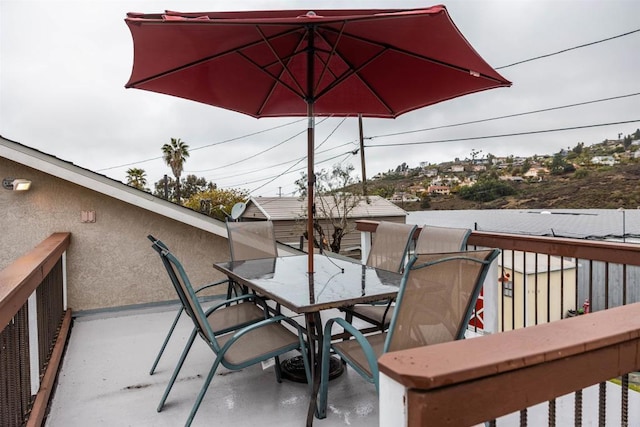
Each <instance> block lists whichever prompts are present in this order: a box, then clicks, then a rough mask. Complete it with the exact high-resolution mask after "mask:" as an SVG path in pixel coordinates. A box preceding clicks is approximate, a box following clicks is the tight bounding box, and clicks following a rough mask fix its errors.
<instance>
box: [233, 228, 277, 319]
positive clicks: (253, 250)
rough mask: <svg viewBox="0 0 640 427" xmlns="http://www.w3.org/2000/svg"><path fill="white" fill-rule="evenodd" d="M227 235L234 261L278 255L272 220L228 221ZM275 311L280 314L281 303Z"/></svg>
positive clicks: (242, 290)
mask: <svg viewBox="0 0 640 427" xmlns="http://www.w3.org/2000/svg"><path fill="white" fill-rule="evenodd" d="M227 235H228V236H229V250H230V251H231V260H232V261H241V260H247V259H260V258H274V257H277V256H278V246H277V242H276V235H275V231H274V229H273V222H271V221H243V222H229V221H227ZM230 286H232V287H234V286H235V284H234V283H231V284H230ZM234 289H235V288H234ZM235 292H236V295H237V294H238V292H246V290H244V289H235ZM273 311H274V312H275V313H277V314H280V305H276V307H275V309H273Z"/></svg>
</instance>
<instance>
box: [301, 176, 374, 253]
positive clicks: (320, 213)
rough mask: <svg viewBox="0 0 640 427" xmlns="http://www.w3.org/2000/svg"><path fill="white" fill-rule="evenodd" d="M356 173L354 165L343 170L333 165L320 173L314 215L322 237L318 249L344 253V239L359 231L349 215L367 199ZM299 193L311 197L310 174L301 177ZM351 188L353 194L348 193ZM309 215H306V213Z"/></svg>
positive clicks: (317, 240)
mask: <svg viewBox="0 0 640 427" xmlns="http://www.w3.org/2000/svg"><path fill="white" fill-rule="evenodd" d="M353 171H354V167H353V165H351V164H349V165H347V166H345V167H342V166H341V165H340V164H336V165H334V166H333V169H331V170H330V171H326V170H324V169H323V170H321V171H320V172H319V173H317V174H316V191H315V195H316V196H321V197H316V198H315V206H316V215H315V216H314V222H313V228H314V230H316V232H317V233H318V235H319V236H320V237H319V238H316V237H315V236H314V237H313V240H314V242H313V244H314V246H315V247H319V248H322V249H330V250H331V251H332V252H335V253H338V252H340V247H341V244H342V238H343V237H344V236H345V235H346V234H348V233H349V232H351V231H352V230H354V229H355V226H354V225H353V224H350V223H349V221H348V218H349V215H350V213H351V211H353V209H355V207H356V206H358V204H359V203H360V201H361V200H362V199H363V196H362V194H361V193H360V191H359V190H358V189H357V188H358V187H357V186H356V185H355V184H356V183H357V180H356V179H355V178H354V177H352V176H351V173H352V172H353ZM296 185H297V186H298V191H299V193H300V194H301V195H302V197H304V198H306V197H307V186H306V185H307V175H306V174H304V173H303V174H302V176H301V178H300V179H298V180H297V181H296ZM348 188H350V189H352V191H349V190H347V189H348ZM305 216H306V212H305ZM320 219H322V220H323V221H325V222H326V223H327V224H328V225H329V226H331V228H332V230H331V241H329V239H328V238H327V233H326V232H325V230H324V228H323V227H322V224H321V222H320ZM304 236H305V238H306V239H307V240H308V239H309V237H308V236H307V232H306V231H305V232H304Z"/></svg>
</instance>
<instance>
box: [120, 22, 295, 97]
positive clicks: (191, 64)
mask: <svg viewBox="0 0 640 427" xmlns="http://www.w3.org/2000/svg"><path fill="white" fill-rule="evenodd" d="M176 24H178V23H176ZM181 24H184V23H181ZM296 32H298V30H297V29H295V28H293V29H291V30H287V31H283V32H281V33H278V34H275V35H273V36H271V38H277V37H282V36H285V35H287V34H290V33H296ZM264 42H265V38H264V35H262V40H256V41H253V42H249V43H247V44H245V45H242V46H236V47H234V48H231V49H228V50H225V51H224V52H220V53H216V54H214V55H208V56H205V57H203V58H200V59H196V60H195V61H191V62H188V63H186V64H183V65H180V66H178V67H175V68H171V69H169V70H165V71H163V72H161V73H158V74H154V75H152V76H149V77H145V78H143V79H140V80H137V81H135V82H132V83H128V84H127V85H126V86H125V88H132V87H136V86H138V85H142V84H145V83H148V82H150V81H153V80H155V79H158V78H161V77H166V76H169V75H171V74H173V73H176V72H179V71H184V70H186V69H189V68H191V67H195V66H197V65H200V64H203V63H205V62H207V61H211V60H213V59H218V58H222V57H223V56H226V55H229V54H233V53H239V52H240V51H241V50H245V49H248V48H251V47H254V46H257V45H259V44H260V43H264ZM269 47H271V46H269ZM272 50H273V49H272ZM241 56H243V57H244V58H247V57H246V56H245V55H241ZM247 59H248V58H247ZM250 62H251V63H252V64H253V65H255V66H256V67H258V68H259V69H261V67H260V65H258V64H257V63H255V62H254V61H250ZM263 71H264V70H263ZM265 73H266V74H267V75H269V76H271V77H274V76H273V75H272V74H270V73H269V72H266V71H265ZM276 79H277V78H276ZM294 93H295V90H294Z"/></svg>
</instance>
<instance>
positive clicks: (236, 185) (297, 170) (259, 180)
mask: <svg viewBox="0 0 640 427" xmlns="http://www.w3.org/2000/svg"><path fill="white" fill-rule="evenodd" d="M345 154H351V155H352V154H353V153H352V152H351V151H348V152H346V153H340V154H337V155H335V156H333V157H329V158H327V159H325V160H322V161H320V162H317V163H316V165H319V164H322V163H326V162H328V161H331V160H334V159H337V158H338V157H341V156H343V155H345ZM306 169H307V168H306V167H302V168H298V169H296V170H292V171H290V172H288V173H287V174H291V173H293V172H299V171H304V170H306ZM279 175H280V176H283V175H284V174H279ZM271 178H273V177H266V178H260V179H255V180H253V181H247V182H243V183H241V184H233V185H225V186H224V187H231V188H237V187H240V186H243V185H248V184H255V183H256V182H262V181H265V180H267V179H271ZM276 178H279V176H276Z"/></svg>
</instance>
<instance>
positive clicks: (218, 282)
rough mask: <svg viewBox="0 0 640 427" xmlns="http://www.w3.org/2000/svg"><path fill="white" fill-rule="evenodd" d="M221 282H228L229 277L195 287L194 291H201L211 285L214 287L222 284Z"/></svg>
mask: <svg viewBox="0 0 640 427" xmlns="http://www.w3.org/2000/svg"><path fill="white" fill-rule="evenodd" d="M223 283H229V279H224V280H218V281H217V282H213V283H208V284H206V285H203V286H200V287H199V288H197V289H195V293H196V294H197V293H198V292H200V291H202V290H203V289H208V288H211V287H214V286H218V285H222V284H223Z"/></svg>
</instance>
